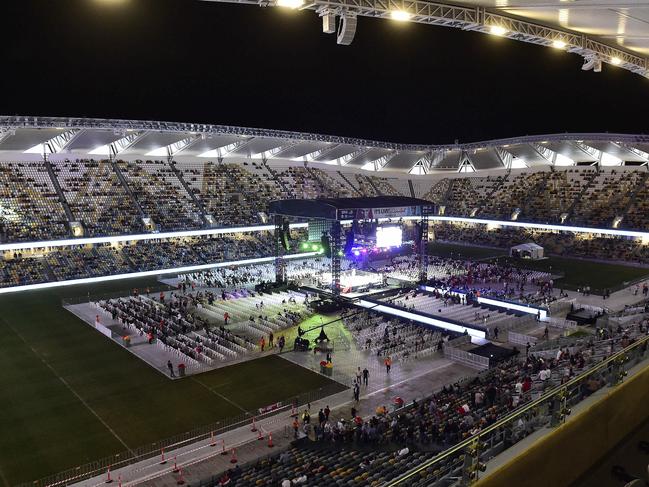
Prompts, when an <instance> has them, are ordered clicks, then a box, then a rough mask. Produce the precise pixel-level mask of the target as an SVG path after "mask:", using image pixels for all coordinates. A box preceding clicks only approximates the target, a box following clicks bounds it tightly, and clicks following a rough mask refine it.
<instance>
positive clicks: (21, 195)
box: [0, 162, 68, 242]
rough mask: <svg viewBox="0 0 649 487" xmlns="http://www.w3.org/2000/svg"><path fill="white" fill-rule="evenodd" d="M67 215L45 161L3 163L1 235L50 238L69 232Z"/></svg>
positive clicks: (16, 238)
mask: <svg viewBox="0 0 649 487" xmlns="http://www.w3.org/2000/svg"><path fill="white" fill-rule="evenodd" d="M66 222H67V219H66V216H65V212H64V210H63V206H62V205H61V202H60V201H59V199H58V196H57V194H56V191H55V189H54V187H53V185H52V181H51V180H50V178H49V176H48V174H47V171H46V169H45V165H44V164H43V163H42V162H5V163H2V164H0V239H1V240H2V241H5V242H17V241H23V240H50V239H56V238H61V237H63V236H65V235H66V234H68V227H67V223H66Z"/></svg>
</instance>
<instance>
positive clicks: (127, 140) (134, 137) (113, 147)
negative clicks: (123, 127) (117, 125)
mask: <svg viewBox="0 0 649 487" xmlns="http://www.w3.org/2000/svg"><path fill="white" fill-rule="evenodd" d="M148 134H149V131H148V130H143V131H141V132H132V133H126V134H124V137H122V138H121V139H118V140H116V141H115V142H112V143H110V144H108V150H109V152H108V155H109V156H110V157H111V159H112V158H115V157H117V156H118V155H119V154H121V153H122V152H124V151H125V150H126V149H129V148H131V147H133V145H134V144H135V143H136V142H139V141H140V140H142V139H143V138H144V137H145V136H146V135H148Z"/></svg>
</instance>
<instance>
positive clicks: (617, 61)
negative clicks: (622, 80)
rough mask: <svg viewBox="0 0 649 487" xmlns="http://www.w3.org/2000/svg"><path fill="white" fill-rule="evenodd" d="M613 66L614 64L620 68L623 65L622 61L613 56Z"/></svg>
mask: <svg viewBox="0 0 649 487" xmlns="http://www.w3.org/2000/svg"><path fill="white" fill-rule="evenodd" d="M611 64H614V65H615V66H619V65H620V64H622V60H621V59H620V58H619V57H617V56H613V57H612V58H611Z"/></svg>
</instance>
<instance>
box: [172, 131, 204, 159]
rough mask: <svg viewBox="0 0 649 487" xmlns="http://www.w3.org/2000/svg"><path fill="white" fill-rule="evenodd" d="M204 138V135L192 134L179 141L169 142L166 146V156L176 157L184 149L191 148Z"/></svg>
mask: <svg viewBox="0 0 649 487" xmlns="http://www.w3.org/2000/svg"><path fill="white" fill-rule="evenodd" d="M202 139H203V136H202V135H192V136H190V137H187V138H185V139H182V140H179V141H178V142H174V143H173V144H169V145H168V146H167V147H166V149H167V154H166V156H167V157H174V156H176V155H178V154H180V153H181V152H182V151H184V150H187V149H189V148H190V147H191V146H192V145H194V144H195V143H196V142H198V141H199V140H202Z"/></svg>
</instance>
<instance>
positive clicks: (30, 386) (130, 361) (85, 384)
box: [0, 280, 343, 486]
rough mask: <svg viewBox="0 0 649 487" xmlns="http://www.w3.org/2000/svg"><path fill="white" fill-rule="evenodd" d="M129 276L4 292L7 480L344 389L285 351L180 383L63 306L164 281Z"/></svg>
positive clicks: (1, 457)
mask: <svg viewBox="0 0 649 487" xmlns="http://www.w3.org/2000/svg"><path fill="white" fill-rule="evenodd" d="M125 282H126V284H124V283H122V284H118V283H106V284H104V285H99V286H97V285H94V286H92V289H91V290H90V289H89V288H87V287H81V286H75V287H74V288H60V289H58V290H47V291H34V292H27V293H17V294H13V295H5V296H2V297H0V309H2V313H1V315H0V371H1V372H0V404H2V414H1V415H0V431H2V434H0V484H4V485H6V486H9V485H15V484H17V483H21V482H27V481H31V480H34V479H37V478H41V477H43V476H46V475H49V474H53V473H57V472H59V471H62V470H65V469H68V468H71V467H75V466H77V465H81V464H84V463H87V462H90V461H93V460H96V459H99V458H102V457H106V456H109V455H112V454H115V453H119V452H122V451H125V450H126V449H127V447H128V448H135V447H139V446H141V445H143V444H147V443H152V442H155V441H157V440H160V439H163V438H166V437H169V436H172V435H176V434H180V433H183V432H185V431H188V430H191V429H193V428H195V427H199V426H203V425H207V424H210V423H214V422H217V421H221V420H224V419H226V418H231V417H235V416H238V415H240V414H242V413H243V411H244V410H245V411H251V410H254V409H256V408H258V407H260V406H265V405H268V404H271V403H273V402H276V401H283V400H287V399H289V398H291V397H293V396H295V395H297V394H299V393H302V392H307V391H310V390H315V389H318V388H320V387H325V386H327V387H333V388H337V387H336V385H332V382H331V381H330V380H328V379H327V378H325V377H322V376H320V375H317V374H314V373H312V372H310V371H308V370H306V369H304V368H301V367H299V366H297V365H294V364H292V363H290V362H288V361H286V360H284V359H282V358H280V357H277V356H267V357H264V358H261V359H257V360H253V361H249V362H244V363H241V364H237V365H233V366H230V367H227V368H224V369H219V370H215V371H212V372H208V373H205V374H201V375H199V376H196V377H187V378H185V379H181V380H176V381H171V380H169V379H167V378H166V377H164V376H163V375H162V374H160V373H159V372H157V371H155V370H154V369H152V368H151V367H149V366H148V365H147V364H145V363H144V362H142V361H141V360H140V359H138V358H137V357H135V356H134V355H132V354H130V353H129V352H127V351H126V350H124V349H123V348H122V347H120V346H119V345H118V344H116V343H114V342H111V341H109V340H108V339H107V338H106V337H104V336H102V335H101V334H99V333H97V332H96V331H95V330H93V329H92V328H91V327H90V326H88V325H87V324H85V323H83V322H82V321H80V320H79V319H78V318H76V317H75V316H73V315H72V314H71V313H69V312H68V311H66V310H65V309H63V308H62V307H61V298H62V297H70V296H75V295H86V294H87V293H88V292H89V291H91V292H92V293H93V294H94V293H103V292H113V291H117V290H119V289H120V288H121V289H123V290H128V289H129V287H140V288H144V287H145V286H147V285H151V286H153V285H155V282H154V281H151V280H137V281H135V280H133V281H125ZM340 389H341V390H342V389H343V387H342V386H340Z"/></svg>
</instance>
